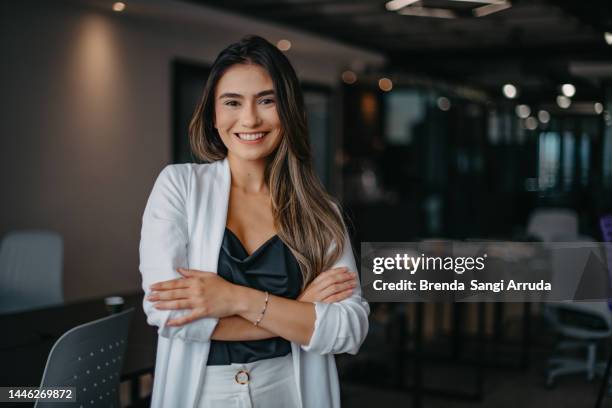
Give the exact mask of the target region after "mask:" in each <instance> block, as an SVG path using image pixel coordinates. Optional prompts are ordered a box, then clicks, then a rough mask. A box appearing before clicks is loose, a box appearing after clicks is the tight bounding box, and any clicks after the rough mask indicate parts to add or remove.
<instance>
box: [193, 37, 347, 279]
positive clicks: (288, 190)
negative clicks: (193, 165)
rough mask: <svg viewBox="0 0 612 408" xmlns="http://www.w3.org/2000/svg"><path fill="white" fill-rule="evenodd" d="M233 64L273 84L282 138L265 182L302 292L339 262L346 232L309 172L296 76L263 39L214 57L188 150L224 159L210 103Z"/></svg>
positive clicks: (332, 202) (242, 43)
mask: <svg viewBox="0 0 612 408" xmlns="http://www.w3.org/2000/svg"><path fill="white" fill-rule="evenodd" d="M234 64H256V65H259V66H261V67H262V68H264V69H265V70H266V71H267V72H268V74H269V75H270V77H271V78H272V82H273V83H274V92H275V95H276V100H277V103H276V108H277V111H278V115H279V118H280V122H281V129H282V138H281V142H280V144H279V146H278V148H277V149H276V151H275V152H274V153H272V155H271V156H270V157H269V158H268V164H267V166H266V172H265V178H266V182H267V183H268V187H269V189H270V195H271V200H272V214H273V216H274V221H275V228H276V230H277V231H278V236H279V238H280V239H281V240H282V241H283V242H284V243H285V244H286V245H287V246H288V247H289V249H290V250H291V252H292V253H293V255H294V256H295V258H296V260H297V261H298V263H299V265H300V268H301V270H302V276H303V282H304V287H305V286H306V285H307V284H308V283H310V282H311V281H312V280H313V279H314V278H315V277H316V276H317V275H318V274H319V273H320V272H322V271H324V270H326V269H329V268H331V267H332V265H333V264H334V262H335V261H336V260H337V259H338V258H339V257H340V255H341V254H342V251H343V249H344V245H346V242H345V241H346V239H345V230H346V228H345V225H344V221H343V218H342V215H341V209H340V205H339V204H338V203H337V201H336V200H335V199H334V198H333V197H331V196H330V195H329V194H328V193H327V192H326V191H325V188H324V187H323V186H322V185H321V182H320V181H319V179H318V177H317V176H316V174H315V172H314V170H313V166H312V153H311V148H310V140H309V138H308V127H307V123H306V111H305V109H304V97H303V95H302V90H301V88H300V83H299V81H298V79H297V75H296V74H295V71H294V69H293V67H292V66H291V63H290V62H289V60H288V59H287V57H285V55H284V54H283V53H282V52H280V51H279V50H278V49H277V48H276V47H275V46H274V45H272V44H270V43H269V42H268V41H266V40H265V39H263V38H261V37H258V36H247V37H244V38H243V39H242V40H240V41H239V42H237V43H234V44H231V45H230V46H228V47H227V48H225V49H224V50H223V51H221V53H220V54H219V55H218V56H217V59H216V60H215V62H214V63H213V65H212V67H211V70H210V75H209V77H208V80H207V82H206V86H205V87H204V93H203V95H202V99H201V101H200V103H199V104H198V106H197V108H196V111H195V113H194V115H193V118H192V119H191V123H190V125H189V140H190V142H191V149H192V151H193V153H194V154H195V156H196V157H197V158H198V159H200V160H202V161H206V162H214V161H218V160H222V159H224V158H225V157H226V156H227V148H226V147H225V145H224V144H223V141H222V140H221V137H220V136H219V133H218V132H217V129H215V127H214V118H215V103H214V102H215V89H216V86H217V83H218V82H219V79H220V78H221V77H222V76H223V74H224V73H225V71H226V70H227V69H228V68H229V67H231V66H232V65H234ZM334 207H336V208H334Z"/></svg>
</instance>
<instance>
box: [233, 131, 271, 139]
mask: <svg viewBox="0 0 612 408" xmlns="http://www.w3.org/2000/svg"><path fill="white" fill-rule="evenodd" d="M236 134H237V135H238V137H239V138H240V139H242V140H247V141H251V140H257V139H261V138H262V137H264V136H265V133H263V132H261V133H236Z"/></svg>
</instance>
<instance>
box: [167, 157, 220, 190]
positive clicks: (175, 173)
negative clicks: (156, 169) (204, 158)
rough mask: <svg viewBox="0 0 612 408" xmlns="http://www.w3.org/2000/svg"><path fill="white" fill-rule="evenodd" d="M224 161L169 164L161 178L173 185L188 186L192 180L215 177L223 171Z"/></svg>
mask: <svg viewBox="0 0 612 408" xmlns="http://www.w3.org/2000/svg"><path fill="white" fill-rule="evenodd" d="M222 165H223V160H219V161H216V162H212V163H203V164H199V163H180V164H169V165H167V166H166V167H164V168H163V170H162V171H161V173H160V175H159V178H160V179H162V180H166V181H168V182H171V183H173V184H179V185H187V184H189V181H190V180H191V179H192V178H194V177H195V178H197V179H199V180H200V181H202V180H204V179H206V178H211V177H215V176H217V175H218V174H219V172H220V171H221V167H222Z"/></svg>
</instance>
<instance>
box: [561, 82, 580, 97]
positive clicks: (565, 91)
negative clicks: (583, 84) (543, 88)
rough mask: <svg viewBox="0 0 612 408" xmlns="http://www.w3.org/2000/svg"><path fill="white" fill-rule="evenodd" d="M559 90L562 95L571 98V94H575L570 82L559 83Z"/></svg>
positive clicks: (574, 88)
mask: <svg viewBox="0 0 612 408" xmlns="http://www.w3.org/2000/svg"><path fill="white" fill-rule="evenodd" d="M561 92H562V93H563V95H565V96H567V97H568V98H571V97H572V96H574V95H576V87H575V86H574V85H572V84H563V85H561Z"/></svg>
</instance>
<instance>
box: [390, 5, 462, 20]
mask: <svg viewBox="0 0 612 408" xmlns="http://www.w3.org/2000/svg"><path fill="white" fill-rule="evenodd" d="M397 13H398V14H401V15H403V16H417V17H434V18H456V17H457V14H455V12H454V11H452V10H447V9H443V8H432V7H404V8H403V9H401V10H400V11H398V12H397Z"/></svg>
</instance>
